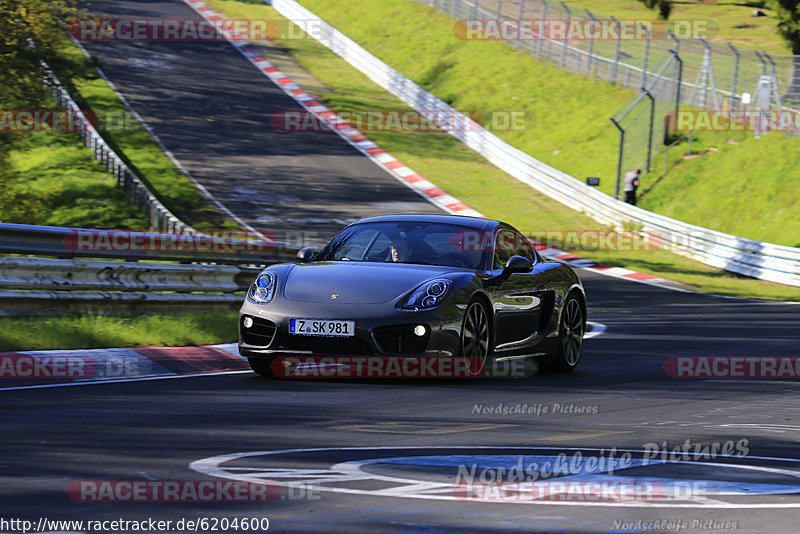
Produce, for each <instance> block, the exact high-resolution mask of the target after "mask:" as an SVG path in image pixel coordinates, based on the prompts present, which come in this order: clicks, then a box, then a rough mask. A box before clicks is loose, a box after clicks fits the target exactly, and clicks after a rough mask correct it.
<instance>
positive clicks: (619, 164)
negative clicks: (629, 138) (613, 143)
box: [610, 117, 625, 200]
mask: <svg viewBox="0 0 800 534" xmlns="http://www.w3.org/2000/svg"><path fill="white" fill-rule="evenodd" d="M610 120H611V123H612V124H613V125H614V126H616V128H617V130H619V155H618V156H617V187H616V190H615V192H614V198H616V199H617V200H619V182H620V179H621V178H622V152H623V149H624V146H625V130H623V129H622V126H620V125H619V123H618V122H617V121H616V120H615V119H614V117H611V119H610Z"/></svg>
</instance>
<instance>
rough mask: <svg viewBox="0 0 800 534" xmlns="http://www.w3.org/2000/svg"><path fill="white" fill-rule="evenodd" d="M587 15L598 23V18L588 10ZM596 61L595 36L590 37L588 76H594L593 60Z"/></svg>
mask: <svg viewBox="0 0 800 534" xmlns="http://www.w3.org/2000/svg"><path fill="white" fill-rule="evenodd" d="M585 11H586V14H587V15H589V18H590V19H592V20H593V21H595V22H597V18H596V17H595V16H594V13H592V12H591V11H589V10H588V9H586V10H585ZM593 59H594V36H593V35H592V36H590V37H589V55H588V56H587V64H586V74H588V75H589V76H591V75H592V60H593Z"/></svg>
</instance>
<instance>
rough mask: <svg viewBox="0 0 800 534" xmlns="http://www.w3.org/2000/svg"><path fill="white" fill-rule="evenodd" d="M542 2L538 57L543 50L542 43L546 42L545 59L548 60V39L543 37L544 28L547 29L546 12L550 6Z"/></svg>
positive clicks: (545, 1) (545, 0)
mask: <svg viewBox="0 0 800 534" xmlns="http://www.w3.org/2000/svg"><path fill="white" fill-rule="evenodd" d="M541 2H542V6H543V8H542V20H540V21H539V23H540V24H539V56H540V57H541V55H542V52H543V50H544V42H545V40H547V59H550V38H549V37H547V36H546V35H545V28H546V27H547V11H548V8H549V7H550V6H548V5H547V0H541Z"/></svg>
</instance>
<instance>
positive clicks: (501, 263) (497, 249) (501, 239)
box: [492, 230, 517, 270]
mask: <svg viewBox="0 0 800 534" xmlns="http://www.w3.org/2000/svg"><path fill="white" fill-rule="evenodd" d="M516 245H517V237H516V236H515V235H514V232H512V231H511V230H500V231H499V232H497V236H495V240H494V264H493V265H492V269H495V270H501V269H503V268H504V267H505V266H506V263H508V260H509V259H510V258H511V256H513V255H514V254H516V253H517V246H516Z"/></svg>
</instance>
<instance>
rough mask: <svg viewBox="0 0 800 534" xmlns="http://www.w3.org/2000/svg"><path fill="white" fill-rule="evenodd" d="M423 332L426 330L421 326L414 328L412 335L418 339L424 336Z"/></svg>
mask: <svg viewBox="0 0 800 534" xmlns="http://www.w3.org/2000/svg"><path fill="white" fill-rule="evenodd" d="M425 332H427V329H426V328H425V327H424V326H423V325H421V324H418V325H417V326H415V327H414V333H415V334H416V335H418V336H420V337H422V336H424V335H425Z"/></svg>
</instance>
